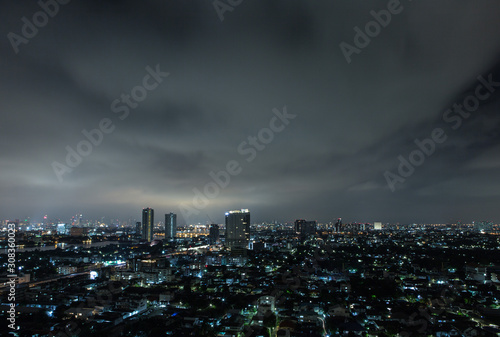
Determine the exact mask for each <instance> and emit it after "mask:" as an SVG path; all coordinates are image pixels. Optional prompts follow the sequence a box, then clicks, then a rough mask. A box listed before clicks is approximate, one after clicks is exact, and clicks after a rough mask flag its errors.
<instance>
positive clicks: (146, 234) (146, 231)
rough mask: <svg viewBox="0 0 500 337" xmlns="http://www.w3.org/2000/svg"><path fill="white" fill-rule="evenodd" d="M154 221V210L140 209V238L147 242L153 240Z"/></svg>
mask: <svg viewBox="0 0 500 337" xmlns="http://www.w3.org/2000/svg"><path fill="white" fill-rule="evenodd" d="M154 221H155V211H154V210H153V209H152V208H149V207H148V208H143V209H142V239H143V240H146V241H148V242H151V241H153V227H154Z"/></svg>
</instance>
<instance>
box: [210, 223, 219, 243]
mask: <svg viewBox="0 0 500 337" xmlns="http://www.w3.org/2000/svg"><path fill="white" fill-rule="evenodd" d="M219 237H220V233H219V225H217V224H215V223H214V224H211V225H210V233H209V235H208V239H209V241H210V244H211V245H215V244H216V243H217V242H219Z"/></svg>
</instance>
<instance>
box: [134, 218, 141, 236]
mask: <svg viewBox="0 0 500 337" xmlns="http://www.w3.org/2000/svg"><path fill="white" fill-rule="evenodd" d="M141 228H142V226H141V222H140V221H137V222H136V223H135V235H142V230H141Z"/></svg>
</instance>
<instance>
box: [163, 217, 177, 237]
mask: <svg viewBox="0 0 500 337" xmlns="http://www.w3.org/2000/svg"><path fill="white" fill-rule="evenodd" d="M176 234H177V214H174V213H168V214H165V239H167V240H169V241H172V240H175V235H176Z"/></svg>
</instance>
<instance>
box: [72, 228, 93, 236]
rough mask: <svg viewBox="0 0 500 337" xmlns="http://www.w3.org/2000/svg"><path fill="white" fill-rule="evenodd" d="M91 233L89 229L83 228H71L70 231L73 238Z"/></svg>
mask: <svg viewBox="0 0 500 337" xmlns="http://www.w3.org/2000/svg"><path fill="white" fill-rule="evenodd" d="M88 232H89V229H88V228H83V227H71V229H70V230H69V235H71V236H82V235H86V234H87V233H88Z"/></svg>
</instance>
